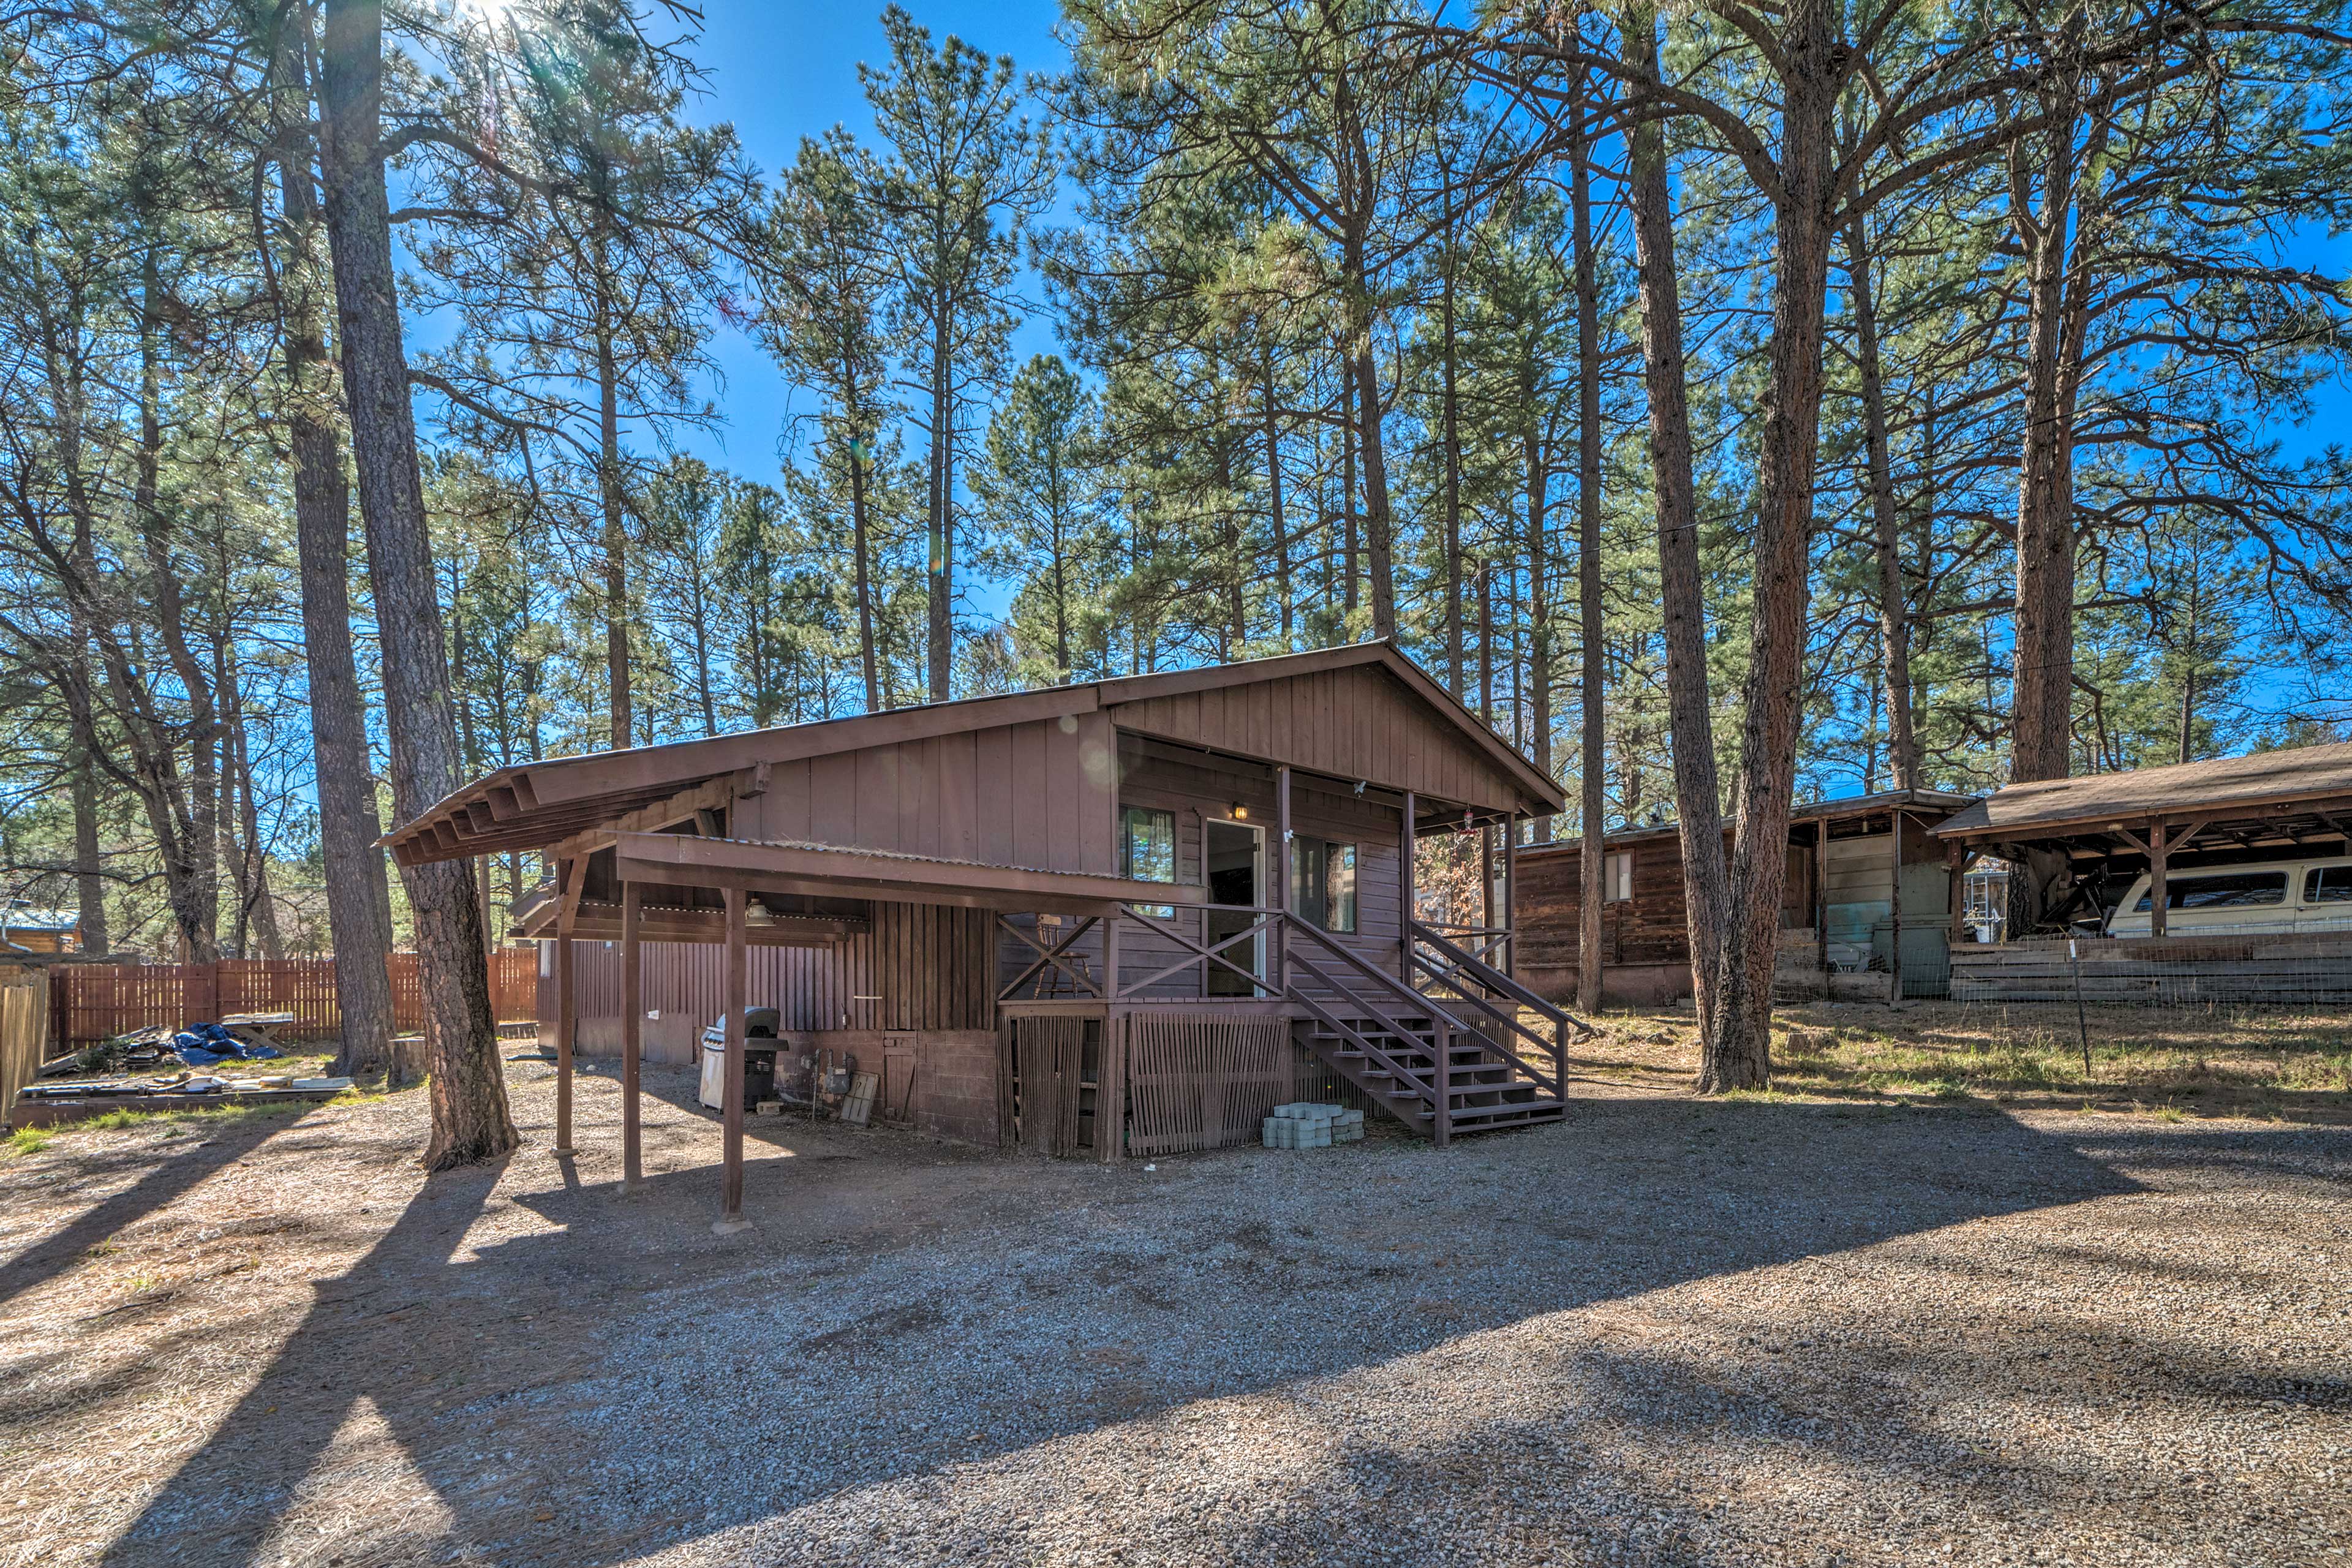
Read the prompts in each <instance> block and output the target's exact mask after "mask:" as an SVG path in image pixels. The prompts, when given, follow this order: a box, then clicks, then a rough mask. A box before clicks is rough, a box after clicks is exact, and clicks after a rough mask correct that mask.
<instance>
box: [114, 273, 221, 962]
mask: <svg viewBox="0 0 2352 1568" xmlns="http://www.w3.org/2000/svg"><path fill="white" fill-rule="evenodd" d="M162 288H163V284H162V279H161V278H160V276H159V273H158V268H157V266H156V247H155V245H154V243H152V242H151V243H149V244H148V245H147V246H146V247H145V250H144V252H143V254H142V258H141V263H140V306H139V394H138V407H139V447H138V452H137V456H136V458H135V460H134V465H133V468H134V474H133V479H132V481H131V511H132V515H133V518H134V521H136V523H137V526H138V529H139V537H140V542H141V544H142V547H143V549H144V552H145V557H146V559H145V564H146V567H147V577H148V584H149V590H150V592H151V594H152V597H153V601H154V614H155V630H156V635H157V637H159V638H160V640H161V641H162V642H163V651H164V655H165V658H167V660H168V661H169V663H170V664H171V667H172V672H173V675H175V676H176V677H178V679H179V681H180V686H181V690H182V693H183V697H184V700H185V701H186V703H187V706H188V721H187V726H186V730H185V731H184V736H185V743H186V745H187V748H188V777H187V784H186V788H185V790H184V793H182V794H181V796H180V798H181V801H182V802H184V804H182V805H179V806H178V807H177V810H176V812H175V815H178V816H181V817H183V818H184V820H182V821H181V822H179V823H178V824H177V826H178V832H177V833H176V834H174V835H173V841H175V843H176V848H177V852H176V853H174V852H173V844H172V843H166V842H163V841H160V840H159V843H158V847H159V848H160V849H162V850H163V888H164V896H165V898H166V899H167V900H168V901H169V902H170V904H171V906H172V915H173V920H174V921H176V922H177V924H178V926H179V929H180V939H181V941H182V942H184V944H185V945H186V947H187V954H188V962H190V963H211V962H213V961H214V960H215V959H217V958H219V957H220V955H221V951H220V816H219V813H220V719H219V713H218V710H216V709H215V707H214V704H213V688H212V682H211V680H210V679H208V678H207V677H206V676H205V668H204V666H203V665H202V664H200V663H198V662H197V659H196V657H195V655H194V652H193V651H191V650H190V648H189V647H188V637H187V605H186V601H185V599H184V596H183V595H182V594H181V591H180V574H181V571H182V570H183V563H181V561H180V560H179V559H178V556H177V552H176V551H175V549H174V530H173V526H172V523H171V521H170V519H169V517H168V516H167V515H166V513H165V512H164V510H163V505H162V492H161V476H162V468H163V412H162V410H163V370H162V363H161V344H162V340H163V319H162V316H161V313H160V312H159V310H158V308H157V296H158V295H159V294H160V293H161V291H162ZM154 739H155V742H156V748H157V751H158V752H159V755H160V758H161V760H163V761H164V762H168V760H169V756H170V751H171V746H172V742H171V739H170V737H169V736H168V735H167V734H165V733H163V731H160V730H159V731H157V733H156V735H155V737H154ZM164 793H165V794H166V795H167V797H168V796H169V795H171V794H172V793H173V792H172V791H170V790H168V789H167V790H166V791H165V792H164ZM168 804H169V803H168V800H167V807H168Z"/></svg>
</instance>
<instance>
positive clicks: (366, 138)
mask: <svg viewBox="0 0 2352 1568" xmlns="http://www.w3.org/2000/svg"><path fill="white" fill-rule="evenodd" d="M325 15H326V37H325V46H324V50H323V67H324V68H323V84H322V85H323V91H322V93H321V95H320V122H321V126H322V132H323V135H322V140H323V142H324V145H323V147H322V149H321V151H322V153H323V154H324V156H323V159H322V164H323V168H324V172H325V174H326V182H325V184H326V195H327V201H326V218H327V234H328V241H329V247H330V249H331V253H332V257H333V263H334V278H335V300H336V305H337V314H338V326H339V331H337V334H336V336H337V339H338V342H339V346H340V348H341V357H342V371H343V395H344V398H345V401H346V404H347V406H348V409H349V412H350V416H351V431H352V456H353V458H354V459H355V462H354V467H355V468H356V470H357V473H358V475H359V500H360V515H361V517H362V520H363V521H364V522H365V525H366V530H367V541H368V559H369V568H370V574H371V576H372V577H373V581H374V584H375V605H376V619H377V626H378V633H379V636H380V637H381V639H382V644H383V686H384V712H385V718H386V722H387V727H388V729H389V731H390V732H391V740H392V788H393V808H394V815H395V816H397V817H398V818H399V819H401V820H404V821H405V820H409V819H412V818H414V817H415V816H418V815H419V814H421V813H422V812H424V811H425V809H426V808H427V807H429V806H430V805H432V804H433V803H434V802H435V801H436V800H438V799H440V798H441V797H442V796H443V795H446V794H448V793H449V792H450V791H451V790H452V789H454V788H455V787H456V786H457V784H458V782H459V781H458V779H457V758H456V755H455V752H456V746H457V732H456V727H455V725H454V724H453V723H452V721H451V718H450V705H449V678H448V669H447V667H446V664H445V663H444V654H443V649H442V642H441V608H440V604H439V600H438V598H437V596H436V595H435V593H434V573H433V545H432V540H431V537H430V536H429V534H428V533H427V532H426V528H425V487H424V482H423V479H422V478H421V476H420V475H419V474H418V472H417V462H416V425H415V411H414V410H413V409H412V407H411V406H410V404H409V391H408V360H407V353H406V351H405V349H404V346H403V344H402V342H401V328H400V306H399V301H398V299H397V296H396V294H395V291H394V290H395V283H394V268H393V257H392V226H391V220H390V209H389V206H388V205H387V203H386V199H385V191H384V176H383V159H382V156H381V153H380V152H379V150H378V149H379V139H380V137H381V134H382V123H381V122H382V110H383V8H382V5H381V3H380V0H326V5H325ZM407 884H408V895H409V902H410V905H411V907H412V908H413V910H415V927H416V947H417V953H418V962H419V967H420V969H421V970H422V972H423V981H424V992H425V1024H426V1027H425V1039H426V1049H427V1056H428V1059H429V1060H430V1062H431V1064H432V1091H431V1092H432V1114H433V1136H432V1140H431V1142H430V1143H429V1144H428V1145H427V1146H426V1149H425V1164H426V1165H427V1166H428V1167H430V1168H433V1169H436V1170H437V1169H443V1168H446V1167H448V1166H451V1165H457V1164H463V1163H470V1162H474V1161H478V1160H489V1159H495V1158H497V1157H499V1155H502V1154H504V1153H506V1152H508V1151H509V1150H511V1149H512V1148H513V1147H514V1146H515V1144H516V1142H517V1139H516V1136H515V1129H514V1122H513V1121H512V1119H511V1118H510V1117H509V1115H508V1112H507V1097H506V1082H505V1079H504V1078H503V1077H502V1076H501V1074H500V1068H499V1052H498V1026H497V1022H496V1019H495V1018H494V1016H492V1012H491V1007H490V983H489V970H488V965H487V964H485V963H483V961H482V908H481V901H480V897H479V895H478V892H477V890H476V889H475V886H474V879H473V876H472V874H471V872H470V871H469V869H468V868H467V865H466V863H465V862H464V861H461V860H445V861H438V862H435V863H433V864H430V865H422V866H415V867H412V868H408V871H407Z"/></svg>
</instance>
